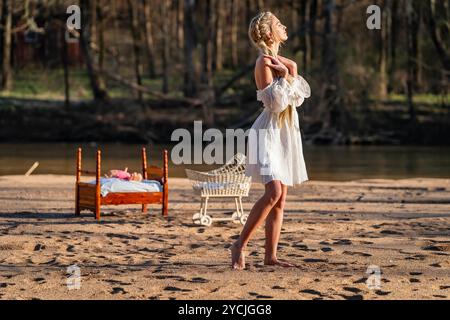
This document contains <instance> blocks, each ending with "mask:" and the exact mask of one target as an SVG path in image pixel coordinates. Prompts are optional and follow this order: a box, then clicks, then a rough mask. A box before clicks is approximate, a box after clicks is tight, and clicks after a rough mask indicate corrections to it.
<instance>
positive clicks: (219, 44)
mask: <svg viewBox="0 0 450 320" xmlns="http://www.w3.org/2000/svg"><path fill="white" fill-rule="evenodd" d="M224 20H225V10H224V2H223V1H220V0H219V1H217V20H216V37H215V39H216V43H215V53H216V58H215V65H214V66H215V70H217V71H221V70H222V68H223V27H224Z"/></svg>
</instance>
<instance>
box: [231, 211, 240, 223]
mask: <svg viewBox="0 0 450 320" xmlns="http://www.w3.org/2000/svg"><path fill="white" fill-rule="evenodd" d="M231 219H233V222H234V223H240V219H241V215H240V213H239V212H237V211H235V212H233V214H232V215H231Z"/></svg>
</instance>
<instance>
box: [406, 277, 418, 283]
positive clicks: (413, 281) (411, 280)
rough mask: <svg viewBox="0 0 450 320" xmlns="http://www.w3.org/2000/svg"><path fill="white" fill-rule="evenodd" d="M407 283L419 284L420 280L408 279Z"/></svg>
mask: <svg viewBox="0 0 450 320" xmlns="http://www.w3.org/2000/svg"><path fill="white" fill-rule="evenodd" d="M409 282H411V283H416V282H420V280H419V279H416V278H411V279H409Z"/></svg>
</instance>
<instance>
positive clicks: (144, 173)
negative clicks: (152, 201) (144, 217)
mask: <svg viewBox="0 0 450 320" xmlns="http://www.w3.org/2000/svg"><path fill="white" fill-rule="evenodd" d="M142 178H143V179H144V180H147V150H146V149H145V148H142ZM142 212H147V205H146V204H143V205H142Z"/></svg>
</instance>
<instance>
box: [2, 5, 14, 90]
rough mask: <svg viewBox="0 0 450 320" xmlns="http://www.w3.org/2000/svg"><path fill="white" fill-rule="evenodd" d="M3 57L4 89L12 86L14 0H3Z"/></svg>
mask: <svg viewBox="0 0 450 320" xmlns="http://www.w3.org/2000/svg"><path fill="white" fill-rule="evenodd" d="M2 11H3V12H2V13H3V18H2V21H3V57H2V58H3V59H2V90H6V91H9V90H11V88H12V73H11V43H12V33H11V29H12V1H11V0H3V10H2Z"/></svg>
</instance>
